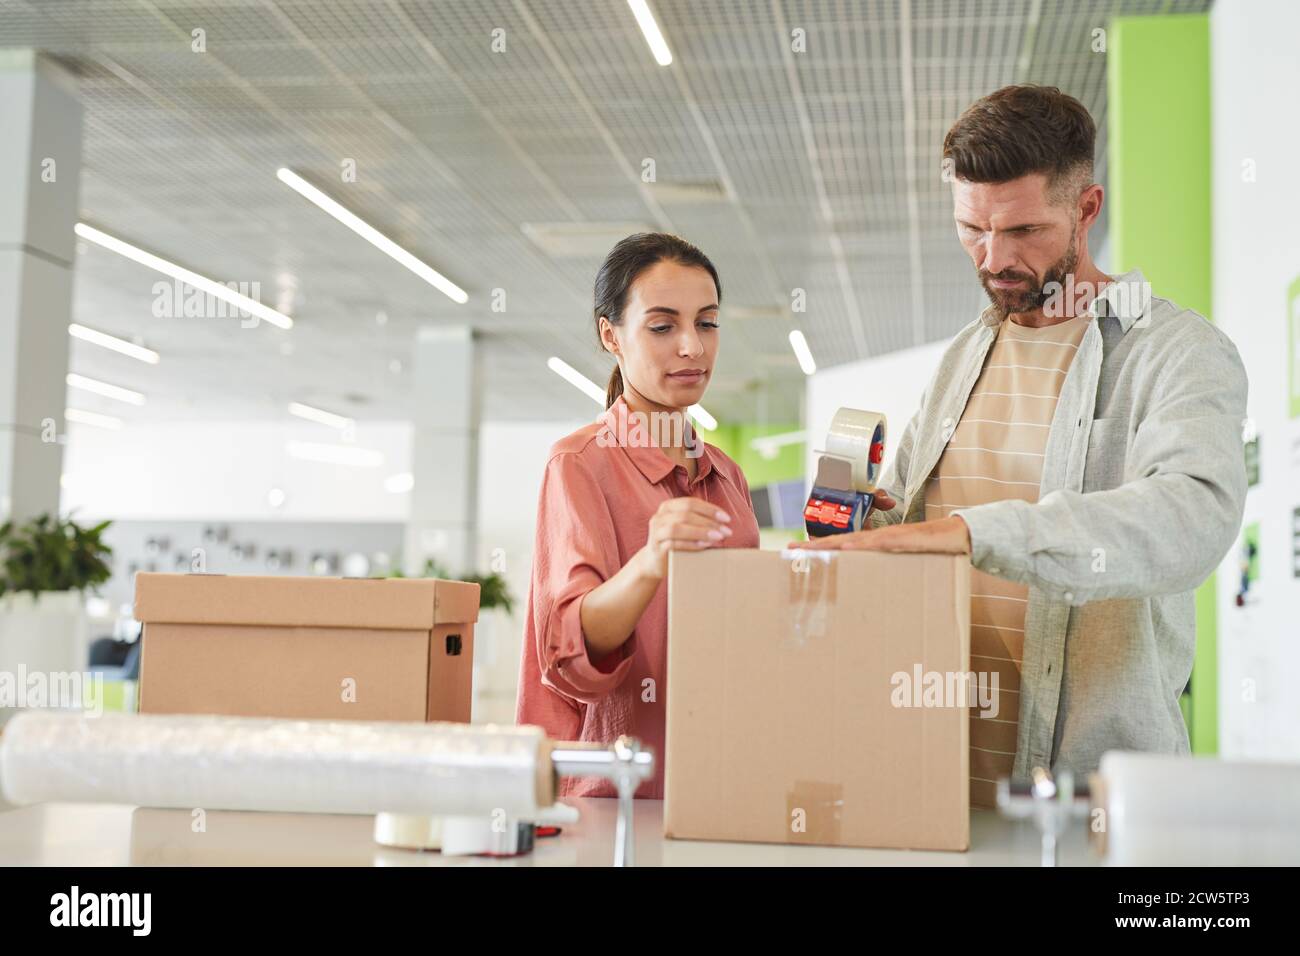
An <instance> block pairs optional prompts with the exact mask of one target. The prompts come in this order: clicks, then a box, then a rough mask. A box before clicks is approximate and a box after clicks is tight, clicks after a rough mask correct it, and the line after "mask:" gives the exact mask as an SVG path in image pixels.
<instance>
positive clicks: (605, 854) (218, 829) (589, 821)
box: [0, 798, 1099, 866]
mask: <svg viewBox="0 0 1300 956" xmlns="http://www.w3.org/2000/svg"><path fill="white" fill-rule="evenodd" d="M565 802H567V803H571V804H573V805H574V806H576V807H578V808H579V810H580V812H581V814H582V820H581V821H580V822H579V823H577V824H576V825H573V826H569V827H565V829H564V832H563V833H561V834H560V835H559V836H556V837H547V838H543V839H540V840H538V841H537V848H536V849H535V850H534V852H533V853H531V854H528V855H526V856H522V857H516V858H511V859H488V858H481V857H443V856H442V854H440V853H437V852H418V851H411V850H395V849H390V848H387V847H382V846H379V845H377V844H376V843H375V842H374V840H373V838H372V833H373V826H374V818H373V817H369V816H344V815H327V814H293V813H247V812H234V811H217V810H213V811H209V812H208V813H207V816H206V821H205V822H206V832H202V833H195V832H193V831H192V830H191V814H190V811H188V810H152V809H143V808H138V807H124V806H101V805H88V804H65V803H52V804H38V805H35V806H28V807H12V806H9V805H6V804H2V803H0V866H188V865H197V866H227V865H238V866H265V865H272V866H449V865H450V866H608V865H609V864H610V863H611V862H612V861H613V857H614V820H615V816H616V810H617V804H616V801H614V800H601V799H581V798H579V799H572V800H566V801H565ZM1039 855H1040V850H1039V840H1038V834H1037V832H1036V831H1035V830H1034V828H1033V826H1032V824H1029V823H1016V822H1012V821H1009V820H1005V819H1003V818H1002V817H1000V816H998V814H996V813H995V812H993V811H990V810H974V811H972V812H971V847H970V850H969V851H968V852H966V853H944V852H935V851H929V850H915V851H913V850H862V849H844V848H833V847H813V846H785V845H779V844H760V843H713V842H702V841H694V840H667V839H664V836H663V803H662V801H659V800H638V801H636V864H637V865H639V866H1037V865H1038V864H1039ZM1059 862H1060V865H1063V866H1091V865H1096V864H1097V863H1098V862H1099V860H1098V857H1097V855H1096V854H1095V853H1094V852H1093V851H1092V850H1091V848H1089V847H1088V845H1087V833H1086V827H1085V826H1084V824H1083V822H1080V823H1079V825H1078V826H1076V827H1073V828H1071V830H1070V832H1069V834H1068V835H1067V837H1066V838H1064V839H1063V840H1062V843H1061V848H1060V860H1059Z"/></svg>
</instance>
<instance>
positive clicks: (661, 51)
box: [627, 0, 673, 66]
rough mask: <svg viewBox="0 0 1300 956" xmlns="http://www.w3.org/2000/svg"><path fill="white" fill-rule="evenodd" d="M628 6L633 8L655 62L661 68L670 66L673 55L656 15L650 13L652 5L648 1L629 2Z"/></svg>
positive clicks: (634, 0) (628, 0)
mask: <svg viewBox="0 0 1300 956" xmlns="http://www.w3.org/2000/svg"><path fill="white" fill-rule="evenodd" d="M627 5H628V6H629V7H631V8H632V15H633V16H634V17H636V25H637V26H639V27H640V28H641V33H642V34H643V35H644V36H645V42H646V43H648V44H650V52H651V53H653V54H654V56H655V62H656V63H658V64H659V65H660V66H668V64H670V63H672V62H673V53H672V51H671V50H669V49H668V41H667V40H665V39H664V35H663V33H662V32H661V31H660V30H659V24H657V23H656V22H655V15H654V14H653V13H651V12H650V5H649V4H648V3H646V0H627Z"/></svg>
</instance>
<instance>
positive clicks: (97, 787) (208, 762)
mask: <svg viewBox="0 0 1300 956" xmlns="http://www.w3.org/2000/svg"><path fill="white" fill-rule="evenodd" d="M0 788H2V789H3V793H4V796H5V798H6V799H7V800H9V801H10V802H11V803H20V804H21V803H44V802H64V803H121V804H130V805H135V806H144V807H173V808H186V809H189V808H199V807H201V808H205V809H212V810H270V811H283V812H291V813H380V812H392V813H419V814H448V815H451V814H464V815H475V814H483V813H491V812H493V811H496V810H501V811H504V812H505V813H507V814H508V815H510V816H512V817H524V818H532V817H533V816H535V815H536V814H537V810H538V808H539V807H545V806H549V805H550V804H551V803H553V802H554V772H553V770H552V767H551V761H550V744H549V742H548V741H547V740H546V737H545V735H544V734H543V732H542V730H541V729H540V728H538V727H493V726H471V725H467V724H446V723H427V724H426V723H395V722H368V721H367V722H363V721H355V722H350V721H317V720H275V719H265V718H246V717H208V716H190V715H177V716H169V715H144V714H139V715H126V714H103V715H101V716H99V717H85V716H81V715H79V714H75V713H59V712H56V711H29V712H26V713H23V714H20V715H18V716H17V717H15V718H14V719H13V720H12V721H10V722H9V724H8V725H7V726H6V727H5V731H4V734H3V735H2V736H0Z"/></svg>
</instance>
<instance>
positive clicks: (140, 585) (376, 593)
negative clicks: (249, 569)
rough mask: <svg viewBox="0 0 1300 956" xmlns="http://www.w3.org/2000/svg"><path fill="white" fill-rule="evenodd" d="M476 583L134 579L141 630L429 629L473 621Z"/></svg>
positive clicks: (142, 575)
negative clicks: (198, 627)
mask: <svg viewBox="0 0 1300 956" xmlns="http://www.w3.org/2000/svg"><path fill="white" fill-rule="evenodd" d="M478 593H479V586H478V585H477V584H467V583H465V582H463V581H441V580H437V579H433V578H325V577H288V576H269V575H251V574H250V575H225V574H162V573H151V572H140V573H139V574H137V575H136V579H135V617H136V620H138V621H141V622H143V623H145V624H163V623H167V624H237V625H238V624H247V625H259V624H260V625H272V626H284V627H292V626H315V627H354V628H368V629H381V630H389V629H392V630H422V631H424V630H429V629H431V628H432V627H433V625H434V623H435V622H436V623H452V622H459V621H476V620H478Z"/></svg>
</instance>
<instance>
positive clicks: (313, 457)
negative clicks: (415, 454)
mask: <svg viewBox="0 0 1300 956" xmlns="http://www.w3.org/2000/svg"><path fill="white" fill-rule="evenodd" d="M285 451H286V452H288V454H289V457H290V458H298V459H301V460H302V461H322V462H325V463H326V464H328V465H353V466H355V467H357V468H378V467H379V466H380V465H382V464H383V463H384V456H383V453H382V452H377V451H373V450H371V449H369V448H354V447H352V446H351V445H322V444H319V443H317V442H310V441H291V442H289V443H288V444H287V445H286V446H285Z"/></svg>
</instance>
